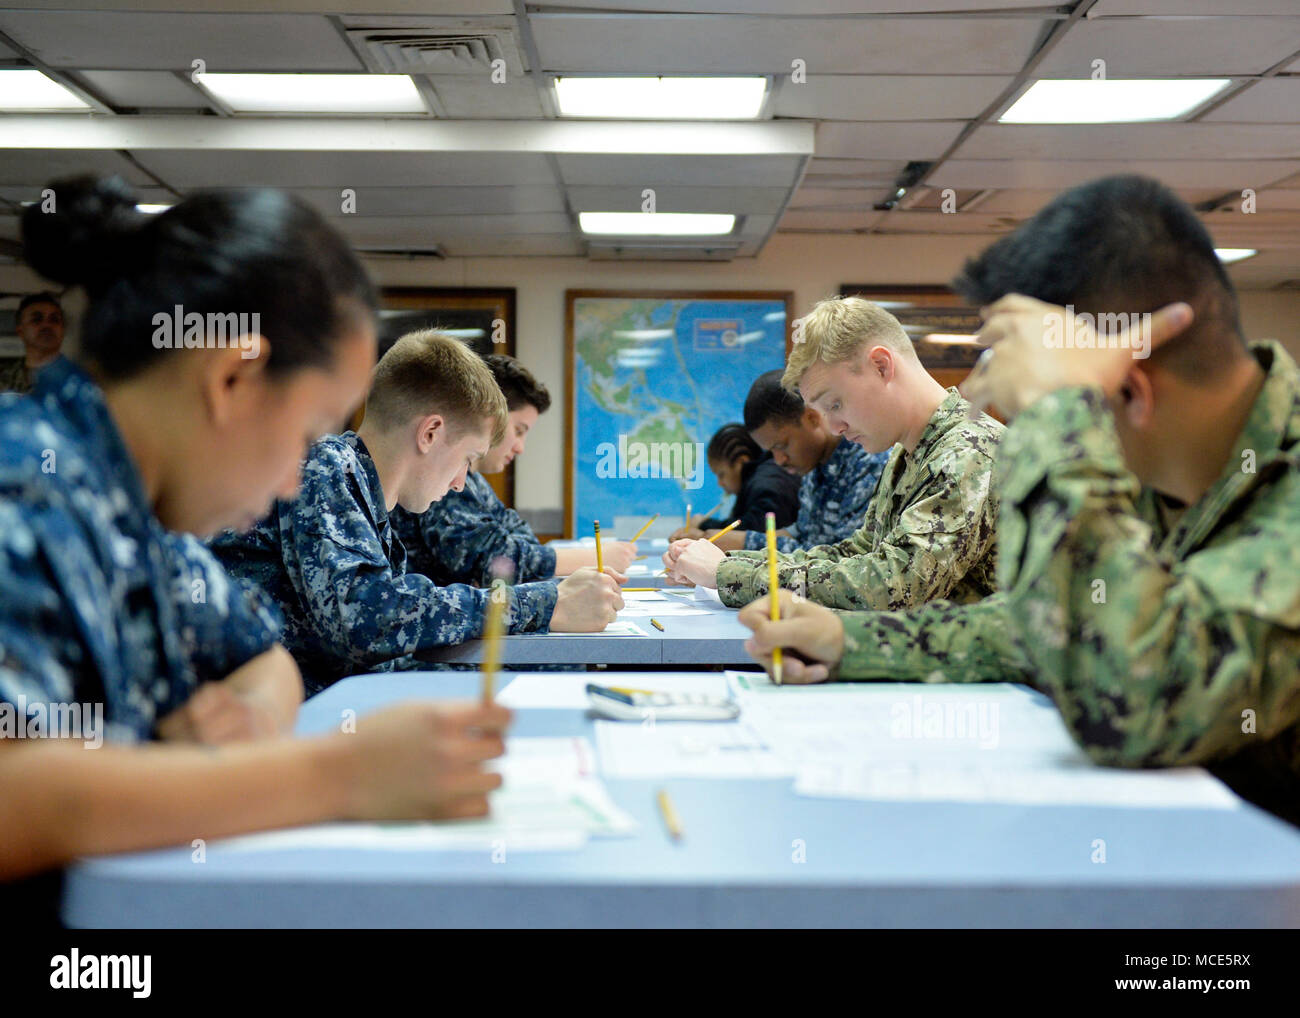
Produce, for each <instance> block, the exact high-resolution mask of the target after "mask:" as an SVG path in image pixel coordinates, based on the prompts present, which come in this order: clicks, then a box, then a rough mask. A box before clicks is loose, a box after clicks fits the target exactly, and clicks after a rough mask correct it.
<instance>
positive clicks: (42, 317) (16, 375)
mask: <svg viewBox="0 0 1300 1018" xmlns="http://www.w3.org/2000/svg"><path fill="white" fill-rule="evenodd" d="M14 319H15V321H16V322H17V331H18V338H19V339H21V340H22V341H23V357H22V359H21V360H16V361H14V362H13V363H12V364H10V365H7V366H6V367H4V368H2V369H0V392H21V393H27V392H31V391H32V386H33V384H35V381H36V372H38V371H39V370H40V369H41V368H43V367H45V365H47V364H49V363H50V362H51V361H53V360H54V359H55V358H57V357H58V356H59V351H60V349H62V347H63V305H62V304H61V303H59V298H58V297H56V296H54V294H52V293H50V292H48V291H46V292H44V293H29V294H28V295H27V296H26V297H24V298H23V299H22V300H21V301H19V303H18V311H17V313H16V314H15V315H14Z"/></svg>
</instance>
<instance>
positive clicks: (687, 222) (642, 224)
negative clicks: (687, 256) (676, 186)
mask: <svg viewBox="0 0 1300 1018" xmlns="http://www.w3.org/2000/svg"><path fill="white" fill-rule="evenodd" d="M578 225H579V226H581V227H582V232H583V233H589V234H592V235H593V236H595V235H608V236H618V237H633V236H635V237H688V236H695V237H716V236H721V235H723V234H727V233H730V232H731V231H732V229H733V228H734V227H735V225H736V217H735V216H733V215H731V214H730V213H726V214H725V215H724V214H720V213H713V212H579V213H578Z"/></svg>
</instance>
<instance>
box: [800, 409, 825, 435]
mask: <svg viewBox="0 0 1300 1018" xmlns="http://www.w3.org/2000/svg"><path fill="white" fill-rule="evenodd" d="M803 426H804V427H805V428H807V429H808V430H809V431H816V430H817V429H818V428H820V427H821V426H822V415H821V411H819V410H818V409H817V408H816V407H814V406H808V405H807V404H804V408H803Z"/></svg>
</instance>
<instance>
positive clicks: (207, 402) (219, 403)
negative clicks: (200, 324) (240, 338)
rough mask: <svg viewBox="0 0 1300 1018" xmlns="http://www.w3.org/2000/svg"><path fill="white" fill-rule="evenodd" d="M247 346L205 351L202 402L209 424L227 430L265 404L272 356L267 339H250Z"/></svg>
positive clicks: (201, 375)
mask: <svg viewBox="0 0 1300 1018" xmlns="http://www.w3.org/2000/svg"><path fill="white" fill-rule="evenodd" d="M246 338H247V339H248V340H249V342H248V343H247V344H246V345H240V344H234V345H231V346H225V347H218V348H216V349H213V350H205V351H203V353H204V355H205V356H203V357H201V358H198V359H197V363H198V364H199V365H200V367H199V399H200V401H201V405H202V407H203V409H204V410H205V411H206V412H207V415H208V418H209V420H211V422H212V423H213V424H214V425H216V426H217V427H225V426H226V425H228V424H230V422H231V421H233V420H235V419H236V418H237V417H238V416H240V415H241V414H243V413H244V412H246V411H247V409H248V408H249V407H250V406H252V407H254V408H256V407H257V406H259V405H260V404H262V403H263V402H264V399H265V394H264V393H263V392H262V383H263V382H264V381H265V378H266V364H267V360H268V358H269V357H270V356H271V343H270V341H269V340H267V338H266V337H265V336H249V337H246Z"/></svg>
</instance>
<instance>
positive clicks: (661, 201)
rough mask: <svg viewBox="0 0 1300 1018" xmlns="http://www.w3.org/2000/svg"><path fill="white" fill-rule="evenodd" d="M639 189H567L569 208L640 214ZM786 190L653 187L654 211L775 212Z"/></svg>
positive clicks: (594, 187)
mask: <svg viewBox="0 0 1300 1018" xmlns="http://www.w3.org/2000/svg"><path fill="white" fill-rule="evenodd" d="M643 190H644V189H643V188H639V187H635V186H633V187H601V186H592V185H581V186H572V187H569V188H568V195H569V205H570V207H571V208H573V209H575V210H583V211H588V212H640V211H641V207H642V203H643V197H642V191H643ZM789 190H790V189H789V188H788V187H683V186H674V185H667V186H663V187H655V188H654V192H655V194H654V198H655V211H656V212H734V213H735V214H737V215H741V214H743V213H755V214H759V213H765V214H768V215H771V214H774V213H779V212H780V211H781V208H782V206H783V204H784V202H785V198H786V195H787V194H788V193H789Z"/></svg>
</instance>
